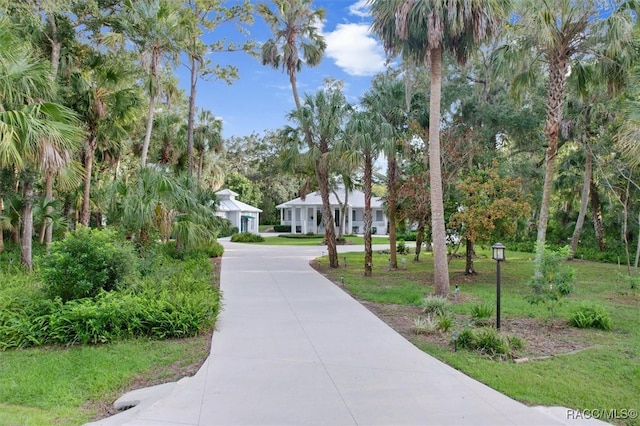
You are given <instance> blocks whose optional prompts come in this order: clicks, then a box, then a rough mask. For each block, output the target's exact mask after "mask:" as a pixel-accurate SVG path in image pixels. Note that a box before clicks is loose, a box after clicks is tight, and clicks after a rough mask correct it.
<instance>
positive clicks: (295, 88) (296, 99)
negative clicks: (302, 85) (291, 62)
mask: <svg viewBox="0 0 640 426" xmlns="http://www.w3.org/2000/svg"><path fill="white" fill-rule="evenodd" d="M289 82H290V83H291V91H292V92H293V100H294V102H295V103H296V109H298V110H299V109H300V108H301V107H302V105H301V104H300V96H298V84H297V78H296V73H295V70H294V71H289Z"/></svg>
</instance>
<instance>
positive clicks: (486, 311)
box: [471, 303, 493, 325]
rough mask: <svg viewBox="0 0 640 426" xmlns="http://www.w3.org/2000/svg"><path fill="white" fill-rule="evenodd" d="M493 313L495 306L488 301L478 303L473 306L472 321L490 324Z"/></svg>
mask: <svg viewBox="0 0 640 426" xmlns="http://www.w3.org/2000/svg"><path fill="white" fill-rule="evenodd" d="M492 315H493V306H491V305H489V304H488V303H478V304H475V305H473V306H471V321H473V323H474V324H475V325H488V323H489V319H490V318H491V316H492Z"/></svg>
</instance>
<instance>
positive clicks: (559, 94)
mask: <svg viewBox="0 0 640 426" xmlns="http://www.w3.org/2000/svg"><path fill="white" fill-rule="evenodd" d="M566 83H567V58H566V56H565V55H564V53H563V52H561V51H558V52H555V53H554V54H553V57H552V58H551V64H550V66H549V87H548V89H547V90H548V93H547V121H546V124H545V129H544V132H545V133H546V134H547V136H548V137H549V146H548V147H547V151H546V153H545V161H544V162H545V172H544V184H543V186H542V201H541V202H540V216H539V217H538V235H537V245H536V247H537V249H536V266H535V274H536V276H537V275H539V274H541V273H542V272H541V270H540V268H541V262H542V255H543V252H542V251H543V250H544V243H545V241H546V237H547V224H548V223H549V207H550V205H551V192H552V191H553V178H554V176H555V171H556V156H557V154H558V135H559V130H560V123H561V122H562V105H563V103H564V102H563V101H564V93H565V88H566Z"/></svg>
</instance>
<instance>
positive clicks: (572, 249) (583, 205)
mask: <svg viewBox="0 0 640 426" xmlns="http://www.w3.org/2000/svg"><path fill="white" fill-rule="evenodd" d="M586 151H587V158H586V161H585V166H584V179H583V181H582V196H581V197H580V211H579V213H578V220H577V221H576V227H575V229H574V230H573V236H572V237H571V243H570V244H569V260H573V257H574V256H575V253H576V250H577V249H578V242H579V241H580V235H581V234H582V227H583V226H584V218H585V216H586V215H587V207H588V206H589V190H590V185H591V173H592V168H593V157H592V156H591V152H590V151H589V149H588V148H587V150H586Z"/></svg>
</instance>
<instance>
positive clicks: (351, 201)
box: [276, 188, 387, 234]
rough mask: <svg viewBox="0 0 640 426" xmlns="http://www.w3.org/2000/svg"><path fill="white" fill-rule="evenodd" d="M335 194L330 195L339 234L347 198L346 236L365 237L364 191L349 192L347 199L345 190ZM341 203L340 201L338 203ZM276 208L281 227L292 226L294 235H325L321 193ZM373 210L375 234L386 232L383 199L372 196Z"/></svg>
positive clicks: (373, 229)
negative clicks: (342, 205) (356, 235)
mask: <svg viewBox="0 0 640 426" xmlns="http://www.w3.org/2000/svg"><path fill="white" fill-rule="evenodd" d="M336 193H337V195H338V197H340V200H338V197H336V194H335V193H333V192H332V193H331V194H330V195H329V202H330V203H331V210H332V211H333V218H334V221H335V227H336V232H337V231H338V226H339V224H340V215H341V214H342V212H341V209H340V203H344V202H345V199H346V206H347V208H346V214H345V216H346V217H345V219H346V221H345V227H344V229H345V231H344V232H345V234H362V233H363V232H364V192H362V191H358V190H354V191H350V192H349V194H348V196H346V197H345V191H344V188H341V189H338V190H337V191H336ZM339 201H340V202H339ZM276 208H277V209H278V210H279V211H280V224H281V225H291V232H292V233H294V234H295V233H302V234H307V233H309V232H312V233H315V234H323V233H324V224H323V223H322V199H321V197H320V191H316V192H314V193H312V194H307V196H306V197H305V199H304V200H303V199H302V198H300V197H298V198H296V199H294V200H291V201H287V202H285V203H282V204H279V205H277V206H276ZM371 210H372V215H373V223H372V225H371V229H372V231H373V233H374V234H386V233H387V217H386V215H385V214H384V209H383V205H382V200H381V199H380V198H378V197H371Z"/></svg>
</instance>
